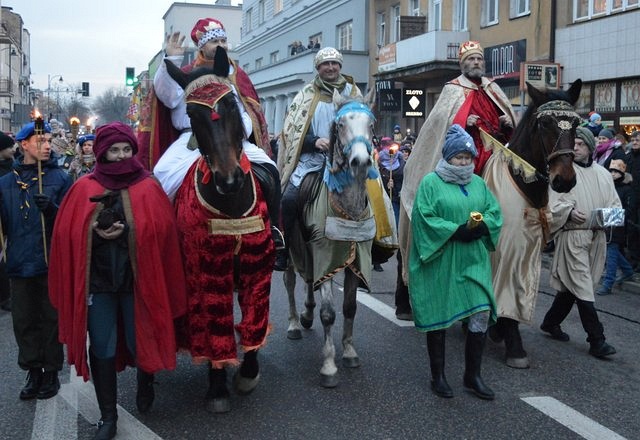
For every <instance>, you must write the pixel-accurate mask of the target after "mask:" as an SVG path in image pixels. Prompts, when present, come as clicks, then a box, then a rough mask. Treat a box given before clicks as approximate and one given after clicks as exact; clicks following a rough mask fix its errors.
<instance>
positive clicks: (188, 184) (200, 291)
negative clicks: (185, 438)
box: [167, 48, 275, 413]
mask: <svg viewBox="0 0 640 440" xmlns="http://www.w3.org/2000/svg"><path fill="white" fill-rule="evenodd" d="M167 69H168V71H169V74H170V75H171V77H172V78H174V79H175V80H176V82H177V83H178V84H179V85H180V86H181V87H182V88H183V89H184V90H185V97H186V102H187V114H188V115H189V118H190V119H191V127H192V130H193V137H192V139H191V140H190V142H189V144H190V145H192V146H193V147H194V148H195V147H197V148H198V149H199V151H200V153H201V157H200V158H199V159H198V160H196V162H195V163H194V164H193V165H192V166H191V168H190V170H189V172H188V173H187V176H186V178H185V179H184V182H183V183H182V185H181V187H180V189H179V190H178V193H177V195H176V200H175V209H176V219H177V223H178V231H179V235H180V240H181V246H182V250H183V254H184V259H185V272H186V275H187V284H188V290H187V293H188V311H187V316H186V318H185V320H184V323H183V325H182V326H180V327H179V338H180V339H181V340H180V341H179V342H180V345H181V347H183V348H186V349H188V350H189V351H190V353H191V355H192V357H193V359H194V360H195V361H196V362H206V363H208V364H209V365H210V369H209V389H208V392H207V394H206V399H207V407H208V409H209V410H210V411H212V412H214V413H221V412H227V411H229V410H230V407H231V406H230V400H229V391H228V389H227V386H226V370H225V367H227V366H233V365H236V364H238V360H237V348H236V340H235V332H236V331H237V332H238V334H239V339H240V341H239V342H240V345H241V346H242V349H243V350H244V351H245V355H244V358H243V361H242V364H241V365H240V368H239V369H238V371H237V372H236V374H235V376H234V384H235V386H236V389H237V391H238V392H239V393H240V394H246V393H249V392H251V391H252V390H253V389H254V388H255V386H256V385H257V383H258V380H259V378H260V375H259V366H258V360H257V351H258V348H260V347H261V346H262V345H263V344H264V342H265V340H266V336H267V333H268V330H269V293H270V289H271V273H272V267H273V262H274V258H275V250H274V245H273V241H272V238H271V232H270V224H269V215H268V211H267V207H266V203H265V201H264V198H263V197H262V191H261V187H260V185H259V184H258V182H257V178H256V177H255V175H254V173H253V172H252V170H251V164H250V163H249V160H248V159H247V157H246V156H245V154H244V153H243V139H244V127H243V123H242V117H241V112H240V109H239V106H238V103H237V98H236V97H235V95H234V92H233V84H232V83H231V82H230V81H229V79H228V78H227V76H228V72H229V62H228V58H227V54H226V52H225V51H224V50H222V49H221V48H218V52H217V53H216V57H215V61H214V68H213V70H211V68H200V69H196V70H194V71H193V72H191V73H190V74H185V73H184V72H182V71H181V70H180V69H178V68H177V67H175V66H174V65H173V64H172V63H170V62H167ZM234 291H237V293H238V303H239V305H240V309H241V311H242V320H241V322H240V323H238V324H237V325H234V313H233V298H234Z"/></svg>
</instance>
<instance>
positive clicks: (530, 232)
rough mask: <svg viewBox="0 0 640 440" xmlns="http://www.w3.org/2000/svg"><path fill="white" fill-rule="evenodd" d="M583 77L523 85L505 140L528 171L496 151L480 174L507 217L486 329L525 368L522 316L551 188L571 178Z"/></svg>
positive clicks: (564, 186)
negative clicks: (492, 318) (524, 103)
mask: <svg viewBox="0 0 640 440" xmlns="http://www.w3.org/2000/svg"><path fill="white" fill-rule="evenodd" d="M581 87H582V81H581V80H579V79H578V80H577V81H575V82H574V83H573V84H572V85H571V87H570V88H569V89H568V90H566V91H549V90H548V91H540V90H537V89H536V88H535V87H533V86H531V85H530V84H527V88H528V93H529V96H530V97H531V101H532V102H531V104H530V105H529V107H528V108H527V111H526V112H525V114H524V115H523V117H522V119H521V121H520V123H519V124H518V125H517V127H516V129H515V132H514V134H513V136H512V138H511V141H510V142H509V151H511V152H512V153H515V155H517V156H518V157H519V158H521V159H523V160H525V161H526V162H528V164H530V165H531V166H533V168H534V169H535V170H532V173H531V174H529V175H526V174H527V173H525V172H524V171H523V170H522V167H521V166H519V165H521V163H520V162H519V159H517V158H515V159H514V158H513V157H510V156H508V155H505V154H500V153H495V152H494V154H493V156H492V157H491V159H490V160H489V162H488V163H487V165H486V166H485V169H484V171H483V178H484V179H485V180H486V181H487V185H488V186H489V188H490V189H491V190H492V192H493V193H494V194H495V195H496V198H497V199H498V201H499V203H500V206H501V208H502V211H503V217H504V224H503V228H502V232H501V235H500V240H499V242H498V245H497V248H496V251H495V252H493V253H492V256H491V262H492V269H493V286H494V291H495V295H496V302H497V305H498V316H499V318H498V324H497V325H496V326H494V327H492V328H491V329H490V331H489V335H490V337H491V339H492V340H494V341H495V342H500V341H502V340H504V341H505V346H506V362H507V365H509V366H510V367H513V368H528V367H529V360H528V357H527V353H526V351H525V350H524V348H523V346H522V338H521V336H520V331H519V328H518V323H519V322H526V323H531V321H532V318H533V312H534V307H535V302H536V297H537V291H538V285H539V281H540V267H541V255H542V248H543V246H544V245H545V242H546V241H547V240H549V235H548V232H549V231H548V224H547V222H548V220H549V218H548V213H547V210H546V207H547V203H548V200H549V198H548V190H549V187H551V188H552V189H553V190H554V191H557V192H568V191H570V190H571V188H573V187H574V186H575V184H576V176H575V171H574V169H573V146H574V140H575V131H576V127H577V126H578V124H579V122H580V117H579V115H578V114H577V113H576V112H575V111H574V109H573V107H572V106H573V105H574V104H575V103H576V101H577V100H578V97H579V95H580V89H581Z"/></svg>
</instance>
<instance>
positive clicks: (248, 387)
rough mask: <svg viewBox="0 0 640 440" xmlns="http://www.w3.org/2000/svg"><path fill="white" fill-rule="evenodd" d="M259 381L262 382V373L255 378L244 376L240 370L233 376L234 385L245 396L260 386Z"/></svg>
mask: <svg viewBox="0 0 640 440" xmlns="http://www.w3.org/2000/svg"><path fill="white" fill-rule="evenodd" d="M258 382H260V373H258V375H257V376H256V377H254V378H249V377H244V376H242V375H240V373H239V372H236V374H235V375H234V376H233V386H234V387H235V390H236V392H237V393H238V394H241V395H243V396H246V395H247V394H250V393H251V392H252V391H253V390H254V389H255V388H256V387H257V386H258ZM229 409H231V408H229Z"/></svg>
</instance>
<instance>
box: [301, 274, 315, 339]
mask: <svg viewBox="0 0 640 440" xmlns="http://www.w3.org/2000/svg"><path fill="white" fill-rule="evenodd" d="M315 308H316V299H315V297H314V296H313V283H307V298H306V299H305V301H304V311H303V312H302V313H300V324H302V326H303V327H304V328H306V329H310V328H311V326H312V325H313V311H314V309H315Z"/></svg>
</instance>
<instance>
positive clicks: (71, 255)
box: [50, 122, 186, 439]
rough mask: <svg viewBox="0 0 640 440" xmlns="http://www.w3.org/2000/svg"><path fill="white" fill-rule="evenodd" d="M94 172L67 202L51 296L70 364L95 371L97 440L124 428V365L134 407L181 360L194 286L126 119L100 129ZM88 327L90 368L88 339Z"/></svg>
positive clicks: (167, 210) (146, 403) (146, 405)
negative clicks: (179, 333)
mask: <svg viewBox="0 0 640 440" xmlns="http://www.w3.org/2000/svg"><path fill="white" fill-rule="evenodd" d="M93 150H94V152H95V156H96V159H97V163H96V167H95V170H94V171H93V173H91V174H89V175H88V176H87V177H85V178H82V179H79V180H78V181H77V182H76V183H75V184H74V185H73V187H72V188H71V190H70V191H69V193H68V194H67V196H66V197H65V199H64V201H63V203H62V205H61V206H60V216H59V221H57V222H56V225H55V228H54V233H53V243H52V249H51V273H50V296H51V301H52V303H53V304H54V306H55V308H56V309H57V310H58V313H59V315H60V340H61V341H62V342H63V343H65V344H66V345H67V354H68V361H69V364H71V365H75V368H76V370H77V373H78V375H79V376H82V377H83V378H84V379H85V380H88V379H89V366H90V368H91V376H92V378H93V384H94V387H95V390H96V396H97V398H98V406H99V407H100V413H101V419H100V422H99V423H98V433H97V434H96V436H95V438H96V439H110V438H113V437H114V436H115V434H116V429H117V428H116V422H117V419H118V414H117V410H116V405H117V377H116V371H120V370H123V369H124V368H125V365H135V366H136V367H137V368H138V372H137V379H138V390H137V395H136V404H137V406H138V410H139V411H140V412H141V413H144V412H147V411H148V410H149V409H150V408H151V404H152V402H153V399H154V396H155V394H154V389H153V379H154V376H153V374H154V373H155V372H157V371H159V370H171V369H174V368H175V366H176V342H175V333H174V327H173V320H174V319H175V318H176V317H178V316H180V315H182V314H184V313H185V311H186V293H185V289H186V283H185V278H184V272H183V269H182V260H181V253H180V248H179V244H178V233H177V229H176V223H175V218H174V214H173V209H172V207H171V203H170V202H169V199H168V198H167V196H166V194H165V193H164V192H163V191H162V188H161V187H160V186H159V185H158V183H157V182H156V180H155V179H153V178H152V177H151V176H150V174H149V172H148V171H146V170H145V169H144V168H143V166H142V164H140V162H139V161H138V160H137V159H136V158H134V157H133V155H134V154H135V153H136V152H137V150H138V145H137V141H136V138H135V136H134V134H133V131H132V130H131V128H129V127H128V126H126V125H124V124H122V123H120V122H113V123H110V124H107V125H104V126H101V127H99V128H98V130H97V135H96V139H95V145H94V148H93ZM87 332H88V334H89V342H90V347H89V354H88V357H89V366H88V365H87V347H86V337H87Z"/></svg>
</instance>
